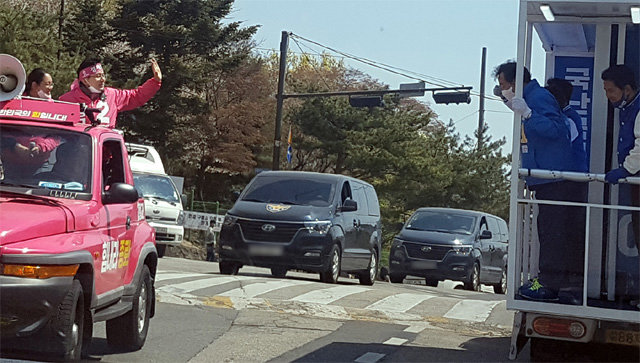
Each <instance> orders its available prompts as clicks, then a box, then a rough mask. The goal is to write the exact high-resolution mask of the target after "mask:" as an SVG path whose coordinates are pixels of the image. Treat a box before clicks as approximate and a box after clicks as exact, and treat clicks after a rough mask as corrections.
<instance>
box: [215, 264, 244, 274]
mask: <svg viewBox="0 0 640 363" xmlns="http://www.w3.org/2000/svg"><path fill="white" fill-rule="evenodd" d="M218 267H219V268H220V273H221V274H223V275H237V274H238V271H239V270H240V265H238V264H237V263H235V262H229V261H220V263H219V265H218Z"/></svg>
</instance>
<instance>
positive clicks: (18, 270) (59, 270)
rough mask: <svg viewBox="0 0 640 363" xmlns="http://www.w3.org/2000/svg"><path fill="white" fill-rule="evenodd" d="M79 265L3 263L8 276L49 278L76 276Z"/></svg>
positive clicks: (4, 273) (4, 271)
mask: <svg viewBox="0 0 640 363" xmlns="http://www.w3.org/2000/svg"><path fill="white" fill-rule="evenodd" d="M78 267H79V265H2V274H3V275H6V276H17V277H28V278H32V279H48V278H50V277H60V276H75V274H76V272H78Z"/></svg>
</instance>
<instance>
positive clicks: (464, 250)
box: [453, 245, 473, 255]
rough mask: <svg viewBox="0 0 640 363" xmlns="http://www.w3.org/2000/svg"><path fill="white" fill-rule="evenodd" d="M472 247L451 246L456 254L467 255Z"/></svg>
mask: <svg viewBox="0 0 640 363" xmlns="http://www.w3.org/2000/svg"><path fill="white" fill-rule="evenodd" d="M472 249H473V246H465V245H462V246H456V247H453V252H455V253H456V254H457V255H468V254H469V253H470V252H471V250H472Z"/></svg>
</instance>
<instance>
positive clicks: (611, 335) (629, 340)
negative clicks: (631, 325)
mask: <svg viewBox="0 0 640 363" xmlns="http://www.w3.org/2000/svg"><path fill="white" fill-rule="evenodd" d="M606 340H607V343H613V344H622V345H632V346H640V332H637V331H628V330H618V329H607V332H606Z"/></svg>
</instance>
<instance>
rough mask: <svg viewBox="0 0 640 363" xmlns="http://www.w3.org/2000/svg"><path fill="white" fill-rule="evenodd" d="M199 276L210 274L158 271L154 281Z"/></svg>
mask: <svg viewBox="0 0 640 363" xmlns="http://www.w3.org/2000/svg"><path fill="white" fill-rule="evenodd" d="M201 276H211V275H207V274H197V273H193V274H184V273H167V272H158V274H157V275H156V279H155V281H156V282H158V281H164V280H171V279H180V278H183V277H201Z"/></svg>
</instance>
